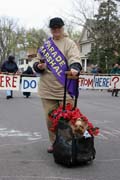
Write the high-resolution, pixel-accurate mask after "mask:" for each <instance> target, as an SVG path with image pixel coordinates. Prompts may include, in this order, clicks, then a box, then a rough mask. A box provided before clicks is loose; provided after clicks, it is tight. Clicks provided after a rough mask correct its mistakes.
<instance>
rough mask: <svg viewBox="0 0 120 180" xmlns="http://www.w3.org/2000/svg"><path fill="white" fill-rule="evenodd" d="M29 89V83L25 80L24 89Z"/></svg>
mask: <svg viewBox="0 0 120 180" xmlns="http://www.w3.org/2000/svg"><path fill="white" fill-rule="evenodd" d="M28 87H29V81H27V80H24V81H23V88H24V89H27V88H28Z"/></svg>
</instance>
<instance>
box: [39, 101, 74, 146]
mask: <svg viewBox="0 0 120 180" xmlns="http://www.w3.org/2000/svg"><path fill="white" fill-rule="evenodd" d="M41 100H42V104H43V108H44V111H45V116H46V123H47V128H48V134H49V139H50V142H51V143H52V144H53V143H54V141H55V133H53V132H51V131H50V130H49V128H50V127H51V121H50V120H49V117H48V113H49V111H50V110H52V109H54V108H56V106H57V107H58V106H59V104H61V103H63V101H61V100H52V99H43V98H42V99H41ZM68 102H69V103H72V104H73V99H70V100H67V103H68Z"/></svg>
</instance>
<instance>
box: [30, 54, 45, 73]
mask: <svg viewBox="0 0 120 180" xmlns="http://www.w3.org/2000/svg"><path fill="white" fill-rule="evenodd" d="M40 59H41V56H40V54H37V58H36V60H35V62H34V64H33V69H34V71H35V72H37V73H43V72H44V71H45V69H46V63H45V62H40Z"/></svg>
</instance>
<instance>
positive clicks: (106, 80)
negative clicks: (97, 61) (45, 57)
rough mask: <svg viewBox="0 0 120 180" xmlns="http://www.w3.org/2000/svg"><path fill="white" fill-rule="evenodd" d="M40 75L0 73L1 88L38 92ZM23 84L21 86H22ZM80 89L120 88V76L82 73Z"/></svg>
mask: <svg viewBox="0 0 120 180" xmlns="http://www.w3.org/2000/svg"><path fill="white" fill-rule="evenodd" d="M39 79H40V77H22V78H21V80H22V82H21V85H20V75H5V74H0V90H17V91H18V90H21V91H22V92H38V84H39ZM20 86H21V88H20ZM79 88H80V89H109V88H111V89H114V88H116V89H120V76H108V75H104V76H94V75H80V77H79Z"/></svg>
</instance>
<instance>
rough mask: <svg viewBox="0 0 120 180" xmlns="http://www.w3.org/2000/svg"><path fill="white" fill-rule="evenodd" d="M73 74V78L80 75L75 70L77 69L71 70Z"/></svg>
mask: <svg viewBox="0 0 120 180" xmlns="http://www.w3.org/2000/svg"><path fill="white" fill-rule="evenodd" d="M70 71H71V74H72V75H73V76H77V75H78V74H79V72H78V71H77V70H75V69H73V68H71V70H70Z"/></svg>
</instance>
